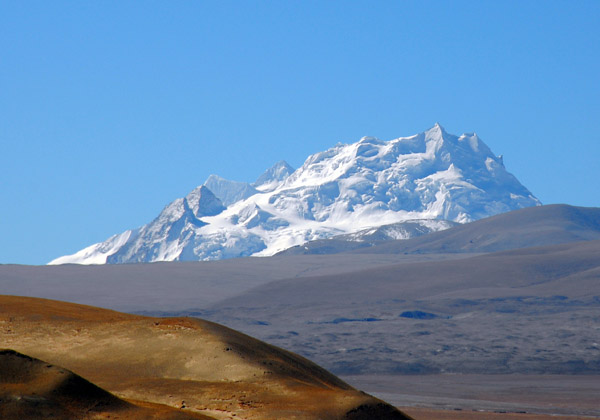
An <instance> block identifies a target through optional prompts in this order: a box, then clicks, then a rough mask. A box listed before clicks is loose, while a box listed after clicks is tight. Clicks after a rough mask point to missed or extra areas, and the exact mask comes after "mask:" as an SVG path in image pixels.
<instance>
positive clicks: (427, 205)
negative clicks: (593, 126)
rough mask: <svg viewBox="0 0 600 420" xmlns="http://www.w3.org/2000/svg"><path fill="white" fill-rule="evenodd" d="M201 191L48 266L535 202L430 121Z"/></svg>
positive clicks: (228, 247)
mask: <svg viewBox="0 0 600 420" xmlns="http://www.w3.org/2000/svg"><path fill="white" fill-rule="evenodd" d="M199 188H200V189H199V190H198V189H195V190H194V191H192V193H190V194H189V195H188V196H186V197H185V199H179V200H175V201H174V202H173V203H171V204H170V205H169V206H167V207H166V208H165V210H163V212H161V214H160V215H159V216H158V217H157V219H155V220H154V221H152V222H151V223H149V224H148V225H145V226H143V227H142V228H139V229H136V230H133V231H127V232H125V233H123V234H121V235H117V236H114V237H111V238H109V239H108V240H107V241H106V242H103V243H101V244H96V245H92V246H91V247H88V248H86V249H84V250H82V251H80V252H78V253H77V254H74V255H71V256H66V257H61V258H58V259H56V260H54V261H52V262H51V264H60V263H66V262H73V263H103V262H109V263H112V262H148V261H161V260H207V259H221V258H231V257H241V256H250V255H254V256H266V255H273V254H275V253H277V252H279V251H282V250H284V249H287V248H289V247H291V246H295V245H299V244H302V243H304V242H306V241H309V240H315V239H324V238H328V237H332V236H335V235H340V234H348V233H353V232H357V231H359V230H361V229H366V228H372V227H378V226H383V225H388V224H393V223H398V222H403V221H407V220H431V219H439V220H448V221H452V222H458V223H466V222H469V221H473V220H477V219H481V218H484V217H488V216H491V215H494V214H498V213H503V212H507V211H510V210H515V209H518V208H522V207H528V206H534V205H539V204H540V202H539V201H538V200H537V198H535V197H534V196H533V195H532V194H531V192H529V190H527V188H525V187H524V186H523V185H521V183H519V181H518V180H517V179H516V178H515V177H514V176H513V175H512V174H510V173H509V172H507V171H506V169H505V167H504V164H503V162H502V158H501V157H498V156H496V155H494V154H493V153H492V151H491V150H490V149H489V147H488V146H487V145H486V144H485V143H483V141H481V139H480V138H479V137H478V136H477V135H476V134H474V133H472V134H463V135H461V136H455V135H453V134H449V133H447V132H446V131H445V130H444V129H443V128H442V126H441V125H439V124H437V123H436V124H435V125H434V126H433V127H432V128H430V129H429V130H427V131H424V132H422V133H419V134H416V135H414V136H410V137H400V138H397V139H393V140H390V141H383V140H379V139H377V138H374V137H363V138H362V139H361V140H360V141H358V142H356V143H351V144H337V145H336V146H334V147H332V148H330V149H328V150H325V151H323V152H319V153H315V154H314V155H311V156H309V157H308V158H307V159H306V161H305V162H304V164H303V165H302V166H301V167H300V168H298V169H297V170H293V169H292V168H291V167H290V165H288V164H287V163H286V162H284V161H280V162H278V163H276V164H275V165H274V166H273V167H272V168H270V169H268V170H267V171H266V172H265V173H264V174H263V175H261V176H260V177H259V178H258V179H257V181H256V182H255V183H254V184H246V183H240V182H235V181H228V180H225V179H223V178H220V177H217V176H211V177H209V179H208V180H207V182H206V183H205V185H204V186H202V187H199ZM197 190H198V191H197ZM210 190H212V191H213V192H214V194H212V193H210ZM209 193H210V194H209ZM198 195H199V196H200V198H203V199H198V200H196V198H195V197H197V196H198ZM217 197H220V198H221V200H219V199H218V198H217ZM182 200H183V201H182ZM221 202H222V203H224V204H225V205H226V206H227V208H226V209H223V208H222V206H221V205H220V203H221ZM186 203H187V207H189V210H188V209H187V207H186ZM200 209H202V210H200ZM430 225H431V226H444V225H443V224H440V225H432V224H430ZM128 232H129V233H128Z"/></svg>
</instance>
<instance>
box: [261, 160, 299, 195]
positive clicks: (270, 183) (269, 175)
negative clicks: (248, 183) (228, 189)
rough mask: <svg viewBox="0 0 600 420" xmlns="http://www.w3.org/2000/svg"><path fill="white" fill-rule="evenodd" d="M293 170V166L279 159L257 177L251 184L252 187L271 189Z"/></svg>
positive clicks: (262, 189)
mask: <svg viewBox="0 0 600 420" xmlns="http://www.w3.org/2000/svg"><path fill="white" fill-rule="evenodd" d="M292 172H294V168H292V166H291V165H290V164H289V163H287V162H286V161H285V160H280V161H279V162H277V163H275V165H273V166H271V167H270V168H269V169H267V170H266V171H265V172H263V173H262V174H261V176H259V177H258V179H257V180H256V181H255V182H254V183H253V184H252V186H253V187H254V188H258V189H260V190H261V191H265V190H272V189H273V188H274V187H276V186H277V185H279V183H281V182H282V181H284V180H285V179H286V178H287V177H288V176H290V174H291V173H292Z"/></svg>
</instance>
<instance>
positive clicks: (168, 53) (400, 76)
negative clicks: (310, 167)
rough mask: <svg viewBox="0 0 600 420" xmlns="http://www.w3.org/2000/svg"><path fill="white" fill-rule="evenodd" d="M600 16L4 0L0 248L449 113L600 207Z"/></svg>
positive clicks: (132, 220)
mask: <svg viewBox="0 0 600 420" xmlns="http://www.w3.org/2000/svg"><path fill="white" fill-rule="evenodd" d="M599 22H600V2H599V1H483V0H482V1H472V2H471V1H469V2H457V1H452V2H450V1H439V2H438V1H377V2H371V1H360V2H359V1H283V0H282V1H260V2H259V1H242V0H240V1H161V2H158V1H70V2H68V1H46V0H44V1H40V2H32V1H5V0H0V145H1V153H0V159H1V172H0V203H1V206H0V226H1V228H2V229H1V235H0V263H20V264H43V263H46V262H47V261H49V260H51V259H53V258H55V257H58V256H60V255H64V254H68V253H72V252H75V251H77V250H79V249H81V248H83V247H85V246H87V245H90V244H92V243H94V242H99V241H102V240H104V239H106V238H107V237H108V236H110V235H112V234H114V233H119V232H122V231H124V230H126V229H128V228H133V227H137V226H140V225H142V224H144V223H147V222H148V221H150V220H151V219H152V218H154V217H155V216H156V215H157V214H158V212H159V211H160V210H161V209H162V208H163V207H164V206H165V205H166V204H167V203H169V202H170V201H171V200H173V199H175V198H177V197H181V196H183V195H185V194H186V193H187V192H189V191H190V190H191V189H192V188H194V187H195V186H197V185H200V184H202V183H203V182H204V180H205V179H206V178H207V176H208V175H209V174H212V173H215V174H218V175H220V176H223V177H225V178H229V179H234V180H239V181H253V180H254V179H255V178H256V177H257V176H258V175H260V173H261V172H262V171H263V170H265V169H266V168H267V167H269V166H271V165H272V164H273V163H275V162H276V161H278V160H280V159H285V160H287V161H288V162H289V163H290V164H292V165H293V166H295V167H297V166H299V165H300V164H301V163H302V162H303V161H304V159H305V158H306V157H307V156H308V155H309V154H311V153H314V152H317V151H321V150H325V149H327V148H328V147H330V146H333V145H334V144H335V143H337V142H339V141H341V142H345V143H349V142H354V141H356V140H358V139H359V138H360V137H361V136H364V135H372V136H377V137H379V138H381V139H385V140H389V139H392V138H396V137H400V136H408V135H412V134H415V133H417V132H421V131H423V130H425V129H427V128H429V127H431V126H432V125H433V124H434V123H435V122H436V121H437V122H440V123H441V124H442V125H443V126H444V127H445V128H446V129H447V130H448V131H449V132H452V133H455V134H460V133H462V132H473V131H475V132H477V133H478V134H479V135H480V137H481V138H482V139H483V140H484V142H486V143H487V144H488V145H489V146H490V148H491V149H492V150H493V151H494V152H495V153H496V154H503V155H504V158H505V164H506V166H507V168H508V170H509V171H511V172H512V173H513V174H515V175H516V176H517V178H519V180H520V181H521V182H522V183H523V184H524V185H525V186H527V187H528V188H529V189H530V190H531V191H532V192H533V193H534V194H535V195H536V196H537V197H538V198H539V199H540V200H542V202H544V203H559V202H560V203H569V204H574V205H581V206H600V163H599V162H600V134H599V133H600V78H599V75H600V24H599Z"/></svg>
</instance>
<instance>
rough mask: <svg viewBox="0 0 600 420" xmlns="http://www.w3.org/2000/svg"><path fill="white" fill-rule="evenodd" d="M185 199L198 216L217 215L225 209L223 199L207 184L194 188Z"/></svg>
mask: <svg viewBox="0 0 600 420" xmlns="http://www.w3.org/2000/svg"><path fill="white" fill-rule="evenodd" d="M185 201H186V202H187V203H188V205H189V207H190V210H191V211H192V213H194V216H196V217H202V216H215V215H217V214H219V213H221V212H222V211H223V210H225V206H223V203H222V202H221V200H219V198H217V197H216V196H215V195H214V194H213V192H212V191H211V190H210V189H208V187H206V186H205V185H200V186H199V187H196V188H194V189H193V190H192V191H191V192H190V193H189V194H188V195H186V196H185Z"/></svg>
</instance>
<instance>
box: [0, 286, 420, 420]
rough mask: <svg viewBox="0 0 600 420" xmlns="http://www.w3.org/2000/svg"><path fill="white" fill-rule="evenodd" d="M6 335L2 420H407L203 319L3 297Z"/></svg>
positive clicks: (1, 325) (313, 368)
mask: <svg viewBox="0 0 600 420" xmlns="http://www.w3.org/2000/svg"><path fill="white" fill-rule="evenodd" d="M0 334H1V337H2V338H1V341H0V348H6V349H13V350H15V351H17V352H19V353H23V354H18V353H16V352H13V351H5V352H3V353H2V361H1V362H0V369H1V370H2V374H1V375H0V378H3V379H0V410H4V411H0V413H2V414H3V418H6V419H10V418H15V419H17V418H33V417H32V416H31V415H30V416H27V414H26V413H24V412H19V410H30V409H35V410H39V409H40V407H41V406H43V407H42V408H44V407H46V408H49V409H50V408H51V409H53V410H57V411H55V412H54V414H55V415H58V416H59V418H84V417H83V416H82V415H81V413H80V414H79V415H78V414H74V415H73V416H72V417H68V416H66V415H64V416H61V415H60V412H61V410H67V411H65V412H69V413H73V412H75V413H77V412H78V411H77V410H89V408H90V406H93V407H96V408H95V410H96V411H94V410H92V411H91V412H90V413H91V414H88V418H109V417H110V418H121V419H138V418H156V419H182V420H183V419H192V418H215V419H307V420H308V419H410V417H408V416H406V415H404V414H403V413H401V412H400V411H398V410H396V409H395V408H393V407H392V406H390V405H388V404H386V403H384V402H382V401H380V400H378V399H376V398H374V397H371V396H369V395H367V394H365V393H363V392H360V391H358V390H356V389H354V388H352V387H350V386H349V385H348V384H346V383H345V382H343V381H342V380H340V379H339V378H337V377H336V376H334V375H332V374H330V373H329V372H327V371H326V370H324V369H322V368H320V367H319V366H317V365H315V364H314V363H312V362H310V361H308V360H307V359H304V358H303V357H301V356H298V355H296V354H293V353H290V352H287V351H285V350H282V349H279V348H277V347H274V346H271V345H268V344H266V343H264V342H261V341H259V340H256V339H253V338H251V337H249V336H246V335H244V334H241V333H238V332H236V331H234V330H231V329H229V328H226V327H223V326H221V325H218V324H214V323H211V322H207V321H203V320H200V319H194V318H151V317H143V316H135V315H128V314H124V313H119V312H114V311H110V310H105V309H100V308H94V307H89V306H83V305H77V304H72V303H66V302H58V301H50V300H44V299H36V298H25V297H14V296H0ZM24 354H26V355H28V356H31V357H27V356H24ZM34 358H35V359H34ZM36 359H40V360H36ZM41 360H44V361H45V362H41ZM46 362H47V363H46ZM52 365H56V366H61V367H64V368H65V369H68V370H69V371H72V372H76V373H77V374H78V375H81V377H79V376H77V375H75V374H73V373H72V372H68V371H66V370H61V369H60V368H58V367H53V366H52ZM7 378H12V379H7ZM83 378H86V379H83ZM87 380H89V381H90V382H92V383H93V384H96V385H98V387H100V388H98V387H96V386H95V385H92V383H90V382H88V381H87ZM65 384H66V385H65ZM101 388H102V389H101ZM104 390H106V391H109V392H110V393H109V392H106V391H104ZM111 394H114V395H111ZM40 397H43V398H44V399H43V400H42V399H40ZM15 401H21V403H16V402H15ZM23 401H25V402H26V404H25V403H23ZM169 407H171V408H169ZM174 409H176V410H174ZM69 410H70V411H69ZM73 410H74V411H73ZM103 410H104V411H103ZM30 414H31V413H30ZM188 414H189V415H188ZM43 415H44V413H43V412H42V414H40V417H38V418H43Z"/></svg>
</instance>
